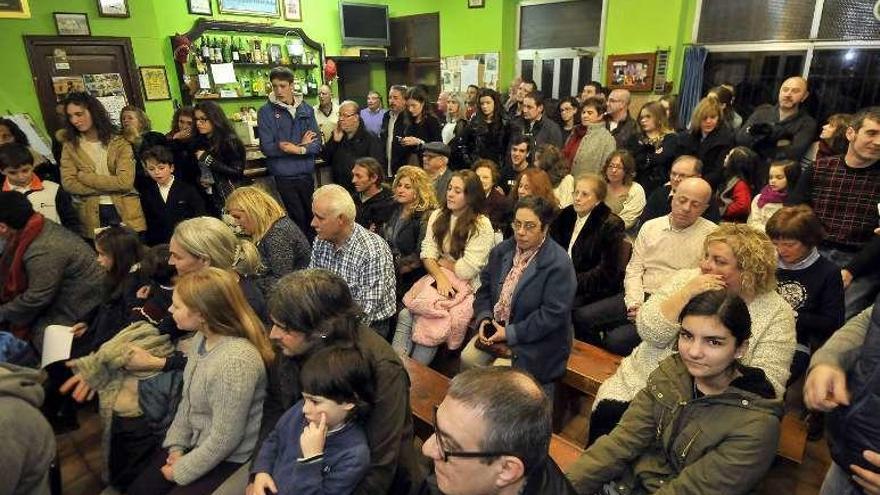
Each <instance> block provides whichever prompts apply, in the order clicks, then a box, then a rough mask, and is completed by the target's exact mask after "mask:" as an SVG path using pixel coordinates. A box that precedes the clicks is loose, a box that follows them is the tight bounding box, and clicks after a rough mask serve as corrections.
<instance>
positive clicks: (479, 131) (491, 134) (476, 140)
mask: <svg viewBox="0 0 880 495" xmlns="http://www.w3.org/2000/svg"><path fill="white" fill-rule="evenodd" d="M502 115H503V117H502V118H501V121H500V122H499V123H497V124H496V123H494V122H493V123H491V124H487V123H486V122H484V121H483V120H482V119H477V118H472V119H471V120H470V122H468V125H467V127H465V129H464V135H463V136H462V144H463V145H464V154H465V161H466V162H467V163H470V164H473V163H474V162H475V161H477V160H479V159H480V158H485V159H487V160H492V161H493V162H495V165H496V166H499V167H500V166H501V164H502V163H504V161H505V158H506V154H507V144H508V143H509V142H510V122H509V121H508V120H507V116H506V115H504V114H502Z"/></svg>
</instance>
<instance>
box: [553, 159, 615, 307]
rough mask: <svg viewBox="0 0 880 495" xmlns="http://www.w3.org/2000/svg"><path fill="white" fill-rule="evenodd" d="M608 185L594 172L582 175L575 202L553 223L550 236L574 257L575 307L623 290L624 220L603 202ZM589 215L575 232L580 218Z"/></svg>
mask: <svg viewBox="0 0 880 495" xmlns="http://www.w3.org/2000/svg"><path fill="white" fill-rule="evenodd" d="M607 193H608V186H607V185H606V184H605V181H603V180H602V178H601V177H600V176H598V175H595V174H587V175H584V176H581V178H580V179H579V180H578V181H577V183H576V184H575V188H574V203H573V204H572V205H571V206H568V207H566V208H564V209H563V210H562V211H561V212H560V213H559V216H557V217H556V220H554V221H553V224H552V225H551V226H550V237H551V238H552V239H553V240H555V241H556V242H557V243H559V245H560V246H562V247H563V248H564V249H565V250H566V251H568V253H569V257H571V261H572V263H573V264H574V271H575V273H576V274H577V294H576V295H575V302H574V309H575V310H577V308H579V307H581V306H585V305H587V304H590V303H592V302H595V301H598V300H599V299H602V298H605V297H609V296H612V295H614V294H618V293H620V292H621V291H622V290H623V275H624V272H625V270H626V265H625V264H624V263H623V259H622V258H623V256H622V245H623V241H624V225H623V220H621V219H620V217H618V216H617V215H615V214H614V213H612V212H611V209H610V208H608V206H607V205H606V204H605V203H604V201H605V196H606V195H607ZM585 216H587V219H586V222H585V223H584V224H583V226H582V227H581V228H580V230H579V231H578V232H577V237H576V238H575V239H574V243H572V236H573V235H575V227H576V223H577V220H578V219H579V218H583V217H585Z"/></svg>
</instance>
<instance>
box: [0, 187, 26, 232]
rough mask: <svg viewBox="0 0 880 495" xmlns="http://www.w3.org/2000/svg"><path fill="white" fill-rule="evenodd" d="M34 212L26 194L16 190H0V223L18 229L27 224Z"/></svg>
mask: <svg viewBox="0 0 880 495" xmlns="http://www.w3.org/2000/svg"><path fill="white" fill-rule="evenodd" d="M33 214H34V207H33V206H31V202H30V201H28V199H27V196H25V195H24V194H22V193H20V192H18V191H0V223H5V224H6V225H8V226H9V227H11V228H13V229H15V230H18V229H21V228H23V227H24V226H25V224H27V221H28V220H29V219H30V218H31V215H33Z"/></svg>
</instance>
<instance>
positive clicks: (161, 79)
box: [139, 65, 171, 101]
mask: <svg viewBox="0 0 880 495" xmlns="http://www.w3.org/2000/svg"><path fill="white" fill-rule="evenodd" d="M139 69H140V73H141V83H142V85H143V87H144V96H146V99H147V101H155V100H170V99H171V89H170V88H169V87H168V75H167V74H165V66H164V65H143V66H141V67H140V68H139Z"/></svg>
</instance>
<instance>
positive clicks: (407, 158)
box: [402, 114, 443, 165]
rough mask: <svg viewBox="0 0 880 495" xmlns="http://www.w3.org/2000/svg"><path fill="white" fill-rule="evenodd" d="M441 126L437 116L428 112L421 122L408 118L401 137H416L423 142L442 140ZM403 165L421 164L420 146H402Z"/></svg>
mask: <svg viewBox="0 0 880 495" xmlns="http://www.w3.org/2000/svg"><path fill="white" fill-rule="evenodd" d="M442 130H443V126H441V125H440V121H439V120H437V117H434V116H433V115H431V114H428V115H427V116H426V117H425V119H424V120H422V121H421V122H415V121H414V120H412V119H410V120H409V124H408V125H407V126H406V129H404V131H403V137H407V136H412V137H417V138H419V139H421V140H422V141H424V142H425V143H430V142H434V141H442V140H443V136H442V135H441V131H442ZM403 154H404V156H403V163H402V164H403V165H406V164H410V165H421V164H422V147H421V146H404V147H403Z"/></svg>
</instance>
